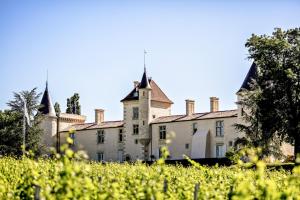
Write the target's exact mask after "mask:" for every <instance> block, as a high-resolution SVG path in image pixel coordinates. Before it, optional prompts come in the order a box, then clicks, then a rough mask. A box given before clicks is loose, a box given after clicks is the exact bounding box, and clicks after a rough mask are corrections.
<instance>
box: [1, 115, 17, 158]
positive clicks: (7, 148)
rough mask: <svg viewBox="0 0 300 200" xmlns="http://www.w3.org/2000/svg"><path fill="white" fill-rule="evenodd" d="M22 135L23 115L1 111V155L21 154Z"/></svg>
mask: <svg viewBox="0 0 300 200" xmlns="http://www.w3.org/2000/svg"><path fill="white" fill-rule="evenodd" d="M22 137H23V136H22V115H21V114H20V113H18V112H15V111H11V110H5V111H4V112H2V111H0V155H21V154H22V148H21V145H22Z"/></svg>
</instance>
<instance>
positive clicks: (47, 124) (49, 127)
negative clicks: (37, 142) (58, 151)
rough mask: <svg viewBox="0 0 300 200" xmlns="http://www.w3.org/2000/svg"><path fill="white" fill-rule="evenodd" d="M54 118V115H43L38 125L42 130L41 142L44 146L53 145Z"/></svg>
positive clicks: (54, 133) (55, 127) (54, 132)
mask: <svg viewBox="0 0 300 200" xmlns="http://www.w3.org/2000/svg"><path fill="white" fill-rule="evenodd" d="M56 119H57V118H56V117H52V116H43V120H42V121H41V123H40V127H41V129H42V130H43V135H42V143H43V145H44V146H45V147H46V148H50V147H54V146H55V137H54V136H55V135H56V129H57V126H56V124H57V123H56Z"/></svg>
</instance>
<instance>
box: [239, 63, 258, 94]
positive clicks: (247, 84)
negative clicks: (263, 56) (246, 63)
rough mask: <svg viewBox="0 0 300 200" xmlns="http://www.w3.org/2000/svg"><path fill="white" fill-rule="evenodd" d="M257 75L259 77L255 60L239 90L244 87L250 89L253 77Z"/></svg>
mask: <svg viewBox="0 0 300 200" xmlns="http://www.w3.org/2000/svg"><path fill="white" fill-rule="evenodd" d="M256 77H257V66H256V64H255V63H254V62H253V63H252V65H251V67H250V69H249V71H248V73H247V75H246V77H245V79H244V82H243V84H242V86H241V88H240V89H239V91H238V92H240V91H241V90H242V89H246V90H249V89H250V83H251V81H252V79H256Z"/></svg>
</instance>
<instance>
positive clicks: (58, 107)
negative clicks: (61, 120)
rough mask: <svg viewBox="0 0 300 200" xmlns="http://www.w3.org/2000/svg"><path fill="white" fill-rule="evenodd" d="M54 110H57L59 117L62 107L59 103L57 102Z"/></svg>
mask: <svg viewBox="0 0 300 200" xmlns="http://www.w3.org/2000/svg"><path fill="white" fill-rule="evenodd" d="M54 110H55V113H56V115H58V114H60V113H61V110H60V105H59V103H58V102H55V104H54Z"/></svg>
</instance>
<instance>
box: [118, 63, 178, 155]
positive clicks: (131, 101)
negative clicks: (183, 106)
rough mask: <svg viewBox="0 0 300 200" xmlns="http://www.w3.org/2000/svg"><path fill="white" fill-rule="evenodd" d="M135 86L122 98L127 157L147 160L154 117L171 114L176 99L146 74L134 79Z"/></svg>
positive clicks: (125, 152)
mask: <svg viewBox="0 0 300 200" xmlns="http://www.w3.org/2000/svg"><path fill="white" fill-rule="evenodd" d="M133 85H134V88H133V90H132V91H131V92H130V93H129V94H128V95H127V96H126V97H125V98H124V99H122V100H121V102H122V103H123V110H124V135H125V137H124V141H125V148H124V157H125V159H126V160H133V161H134V160H137V159H139V160H148V159H149V158H150V156H151V155H152V153H153V152H151V148H150V147H151V130H150V129H151V122H152V120H154V119H156V118H158V117H161V116H168V115H171V105H172V104H173V102H172V101H171V100H170V99H169V98H168V97H167V96H166V95H165V94H164V92H163V91H162V90H161V89H160V88H159V86H158V85H157V84H156V83H155V82H154V81H153V80H152V79H149V78H148V76H147V72H146V69H144V73H143V76H142V79H141V81H140V82H138V81H134V84H133Z"/></svg>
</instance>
